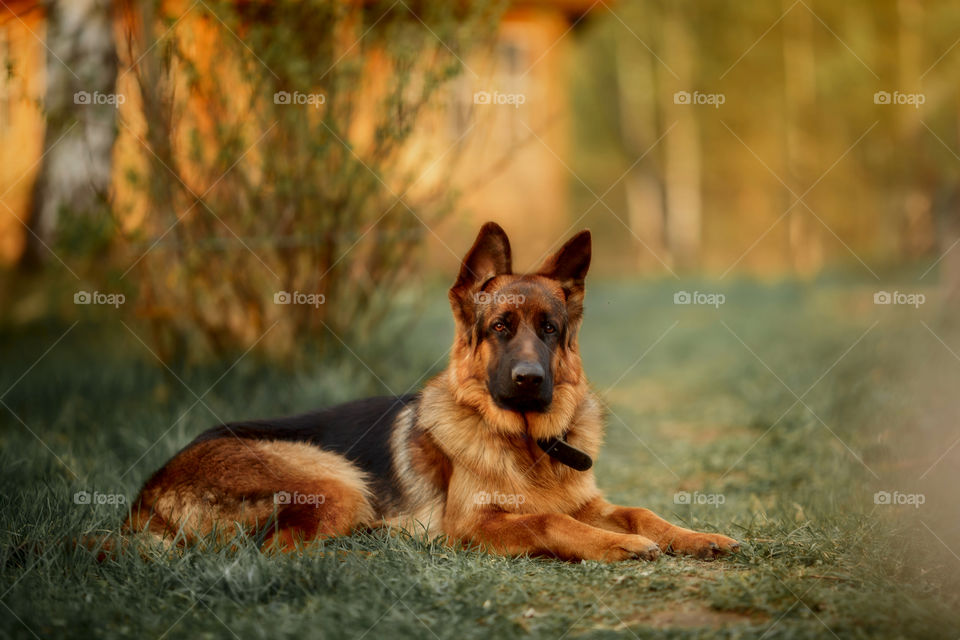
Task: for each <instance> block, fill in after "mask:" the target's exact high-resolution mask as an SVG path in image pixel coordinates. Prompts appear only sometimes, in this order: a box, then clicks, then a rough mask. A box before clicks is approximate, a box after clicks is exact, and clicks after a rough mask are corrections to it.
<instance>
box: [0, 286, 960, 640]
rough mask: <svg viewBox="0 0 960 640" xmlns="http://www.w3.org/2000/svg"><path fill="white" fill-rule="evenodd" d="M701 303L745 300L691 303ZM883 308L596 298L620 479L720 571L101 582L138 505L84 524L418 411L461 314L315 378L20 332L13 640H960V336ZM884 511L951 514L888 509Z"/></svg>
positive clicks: (786, 297)
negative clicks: (202, 458)
mask: <svg viewBox="0 0 960 640" xmlns="http://www.w3.org/2000/svg"><path fill="white" fill-rule="evenodd" d="M909 286H910V285H907V284H904V285H902V288H907V287H909ZM679 288H683V289H686V290H689V291H694V290H700V291H720V292H723V293H724V294H725V296H726V302H725V304H723V305H722V306H720V307H719V308H712V307H703V306H678V305H674V304H673V293H674V292H675V291H676V290H677V289H679ZM876 288H877V287H876V286H874V285H872V284H870V283H867V284H860V283H857V282H848V281H842V280H839V279H834V280H830V281H824V282H815V283H807V284H800V283H795V282H781V283H776V284H766V285H763V284H758V283H752V282H739V283H731V284H727V285H725V286H723V287H722V288H721V287H719V286H718V285H716V284H711V283H707V282H684V283H682V285H681V286H677V285H676V283H672V282H667V283H656V282H653V283H651V282H621V283H614V282H607V283H599V284H594V285H593V286H592V287H591V288H590V291H589V294H588V303H587V309H588V316H587V320H586V324H585V327H584V331H583V335H582V341H581V342H582V350H583V352H584V360H585V365H586V368H587V371H588V373H589V375H590V377H591V380H592V382H593V384H594V387H595V388H596V390H597V391H598V392H600V393H601V395H602V397H603V398H604V399H605V401H606V402H607V404H608V406H609V411H610V417H609V420H608V434H607V442H606V445H605V448H604V451H603V454H602V456H601V458H600V460H599V463H598V465H597V467H596V471H597V477H598V481H599V483H600V485H601V486H602V487H604V488H605V489H606V490H607V492H608V495H609V497H610V498H611V499H613V500H614V501H617V502H620V503H624V504H635V505H643V506H647V507H650V508H652V509H654V510H655V511H657V512H659V513H661V514H662V515H664V516H665V517H668V518H669V519H671V520H673V521H675V522H678V523H686V524H687V525H689V526H692V527H696V528H699V529H704V530H710V531H714V530H715V531H722V532H724V533H728V534H730V535H733V536H734V537H737V538H738V539H740V540H741V541H743V543H744V545H743V546H744V550H743V552H742V553H741V554H738V555H737V556H735V557H731V558H728V559H724V560H721V561H717V562H712V563H708V562H700V561H696V560H692V559H687V558H675V557H662V558H660V559H659V560H657V561H656V562H652V563H644V562H627V563H620V564H615V565H602V564H597V563H584V564H565V563H560V562H554V561H546V560H534V559H505V558H499V557H495V556H489V555H485V554H481V553H475V552H468V551H459V550H453V549H449V548H445V547H442V546H439V545H437V544H436V543H433V542H430V541H427V540H423V539H417V538H414V537H409V536H404V535H395V536H390V535H387V534H384V533H376V534H365V535H356V536H353V537H350V538H345V539H340V540H337V541H334V542H330V543H327V544H325V545H322V546H318V547H317V548H313V549H311V550H309V551H310V552H309V553H306V554H304V555H303V556H292V557H276V556H265V555H262V554H260V553H259V552H258V551H257V550H256V549H255V548H254V547H253V546H252V545H246V546H241V548H240V549H239V550H237V551H236V552H234V553H228V552H226V551H224V552H211V551H200V550H188V551H186V552H185V553H183V554H181V555H173V556H164V555H159V554H158V555H157V556H156V557H154V558H150V559H144V558H141V557H139V556H138V557H121V558H119V559H116V560H113V561H108V562H105V563H97V562H96V561H95V559H94V558H93V556H92V554H90V553H89V552H88V551H86V550H84V549H75V548H69V547H68V546H66V545H64V544H63V543H62V541H64V540H68V539H74V538H77V537H78V536H80V535H83V534H86V533H89V532H96V531H102V530H115V529H116V528H117V527H118V525H119V523H120V521H121V520H122V517H123V508H122V507H118V506H115V505H108V504H101V505H92V506H91V505H82V504H75V503H74V500H73V496H74V494H75V492H77V491H80V490H86V491H90V492H93V491H99V492H101V493H103V494H121V495H123V496H124V497H125V498H126V499H127V500H128V501H129V500H130V499H131V498H132V497H133V496H134V495H135V493H136V491H137V489H138V487H139V485H140V483H142V482H143V480H144V479H145V478H146V477H147V476H148V475H149V474H150V473H151V472H152V471H153V470H154V469H156V468H157V467H158V466H160V465H161V464H162V463H163V462H164V461H165V460H166V459H168V458H169V457H170V456H171V455H172V454H173V453H174V452H175V451H177V450H178V449H179V448H180V447H181V446H183V445H184V444H185V443H186V442H188V441H189V440H190V439H191V438H192V437H193V436H194V435H195V434H196V433H198V432H199V431H200V430H202V429H204V428H206V427H207V426H209V425H210V424H212V423H215V422H218V421H221V420H233V419H239V418H243V417H251V416H267V415H276V414H280V413H285V412H291V411H300V410H305V409H308V408H312V407H316V406H320V405H324V404H330V403H334V402H339V401H342V400H346V399H349V398H354V397H360V396H363V395H367V394H375V393H387V392H395V393H402V392H405V391H406V390H407V389H408V388H409V387H410V386H411V385H415V381H417V379H418V377H419V376H420V375H421V374H422V373H424V372H428V373H433V372H435V371H436V370H438V369H439V368H441V367H442V365H443V354H444V351H445V350H446V348H447V347H448V345H449V338H450V336H451V335H452V325H451V321H450V320H449V317H448V311H447V309H446V307H445V302H444V300H445V298H444V296H443V295H442V292H438V293H437V295H435V296H433V299H434V300H435V301H436V302H435V303H434V304H431V305H430V306H428V307H427V308H426V309H425V310H424V311H423V317H422V318H421V320H420V321H419V322H418V323H417V324H416V325H415V326H414V327H413V328H412V329H411V330H410V331H408V332H407V333H406V335H405V336H404V339H403V340H402V343H403V346H402V347H400V348H399V350H398V348H397V347H396V346H395V345H394V346H392V347H390V348H389V349H384V348H382V347H381V346H380V345H378V343H377V342H376V341H375V340H371V342H370V343H369V344H367V345H351V348H352V349H353V351H354V353H353V354H350V353H346V354H344V356H343V357H341V358H336V359H331V360H330V361H329V362H325V363H322V366H320V367H318V369H317V370H316V371H315V372H312V373H310V374H306V373H293V372H284V371H282V370H279V369H277V368H276V367H271V366H268V365H266V364H264V363H263V362H260V361H258V360H257V357H256V354H252V355H250V356H248V357H247V358H244V359H243V360H241V361H240V362H239V363H238V364H236V366H234V367H232V368H231V365H232V363H231V362H224V363H219V364H217V365H216V366H213V365H211V366H210V367H207V368H194V369H191V370H189V371H178V372H177V374H176V376H174V375H171V374H169V373H167V372H165V371H164V370H163V369H162V368H160V367H158V365H157V364H156V361H155V360H153V358H152V356H151V355H150V354H149V352H148V351H147V350H146V349H145V347H144V346H143V345H142V344H141V343H140V342H139V341H138V340H137V338H136V337H134V335H132V334H131V333H130V332H129V331H128V330H127V329H125V328H124V326H123V325H122V324H120V323H119V322H118V321H117V319H116V318H109V317H108V318H107V319H101V320H100V321H98V322H94V321H93V320H92V319H84V320H82V321H81V322H80V323H79V324H77V325H76V326H75V327H74V328H73V329H71V330H70V331H69V333H67V335H66V336H65V337H64V338H63V339H62V340H61V341H60V342H58V343H56V345H55V346H53V348H52V349H51V350H50V351H49V353H46V355H43V354H44V353H45V351H46V350H47V349H48V348H50V347H51V345H54V343H55V342H56V340H57V338H58V337H59V336H61V335H62V334H63V333H64V332H65V331H66V330H67V329H68V327H69V326H70V325H69V324H68V325H61V324H49V325H44V324H32V325H30V326H27V327H19V328H16V329H12V328H11V329H7V330H6V331H5V332H4V333H3V334H2V336H0V391H5V393H4V394H3V395H2V401H3V403H4V405H6V408H4V407H3V406H0V425H2V429H0V444H2V453H0V478H2V484H3V487H4V490H3V492H2V495H0V518H2V527H0V540H2V544H0V549H2V550H0V561H2V562H0V572H2V581H0V594H2V595H0V603H2V606H0V634H3V635H4V636H10V637H34V636H39V637H46V636H55V637H89V636H97V637H129V636H139V637H169V638H176V637H189V638H195V637H218V638H219V637H223V638H230V637H241V638H247V637H261V636H262V637H288V636H296V637H303V636H305V635H309V636H311V637H312V636H315V635H318V636H320V637H323V638H350V639H353V640H357V639H359V638H363V637H371V638H373V637H383V636H386V637H391V638H393V637H397V638H401V637H417V638H423V637H427V638H431V637H437V638H470V637H491V636H492V637H504V638H511V637H537V638H541V637H542V638H561V637H570V638H574V637H581V636H589V637H594V636H611V637H637V638H646V637H684V638H686V637H770V638H775V637H831V636H832V635H836V636H837V637H956V629H957V628H958V625H960V613H958V612H960V607H958V604H960V602H958V600H960V598H958V589H957V587H958V582H960V581H958V578H957V577H956V576H957V575H958V573H960V572H958V569H960V557H958V556H957V555H956V553H955V551H956V550H958V549H960V530H958V527H957V522H960V519H958V517H957V516H958V515H960V514H958V508H957V501H956V500H955V497H954V495H953V494H954V491H953V487H954V486H955V481H956V479H957V478H956V476H957V472H956V470H957V468H958V458H960V447H957V448H955V449H948V448H949V446H950V445H951V444H952V443H953V442H954V440H955V439H956V437H957V435H958V434H957V433H956V416H957V415H958V411H957V409H958V408H960V407H958V404H960V402H958V398H957V394H956V390H957V388H958V384H957V382H958V381H960V359H958V358H957V357H956V355H955V352H957V351H960V331H958V328H957V326H956V324H954V323H953V322H952V321H951V316H949V315H947V314H946V313H945V312H944V311H943V310H942V309H941V308H939V307H938V306H937V305H936V304H934V302H933V300H934V298H935V297H936V294H935V292H933V291H928V292H927V293H928V300H931V301H930V302H928V303H927V304H926V305H924V307H922V308H920V309H913V308H907V307H893V306H891V307H883V306H875V305H874V304H873V303H872V302H873V301H872V294H873V291H874V290H876ZM889 288H890V289H893V288H896V284H892V285H891V286H890V287H889ZM124 321H125V322H127V324H128V325H130V326H131V327H132V328H135V327H136V325H135V324H132V322H131V319H129V318H124ZM941 340H942V342H941ZM951 349H952V350H953V352H954V353H951ZM382 353H389V356H386V357H384V356H378V355H376V354H382ZM41 356H42V357H41ZM354 357H356V358H358V359H360V360H362V361H363V362H364V363H365V364H363V365H360V364H358V362H357V361H356V360H355V359H354ZM38 358H39V361H38ZM438 360H439V362H438ZM368 367H369V369H368ZM21 376H22V377H21ZM415 386H418V385H415ZM8 389H9V391H7V390H8ZM388 389H389V391H388ZM195 394H196V395H195ZM198 397H199V398H200V400H199V401H198ZM798 397H799V398H800V401H798ZM938 458H940V460H939V462H936V461H937V460H938ZM931 465H932V467H931ZM928 469H929V471H928ZM881 490H882V491H890V492H893V491H898V492H900V494H903V495H907V494H922V495H923V500H924V503H923V504H922V505H920V506H919V507H918V508H916V507H913V506H890V505H878V504H876V503H875V501H874V493H875V492H876V491H881ZM682 492H686V494H684V493H682ZM685 495H690V496H691V500H690V504H684V503H683V499H682V497H681V498H678V496H685ZM678 500H679V502H678ZM23 549H31V550H32V551H29V552H24V551H23ZM951 549H953V550H951Z"/></svg>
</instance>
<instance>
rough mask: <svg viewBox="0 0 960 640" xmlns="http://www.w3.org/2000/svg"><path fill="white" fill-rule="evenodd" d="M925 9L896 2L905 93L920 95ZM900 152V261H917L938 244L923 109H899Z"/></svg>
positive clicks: (900, 85) (910, 1)
mask: <svg viewBox="0 0 960 640" xmlns="http://www.w3.org/2000/svg"><path fill="white" fill-rule="evenodd" d="M922 28H923V6H922V5H921V4H920V2H919V1H918V0H898V2H897V30H898V33H897V43H898V46H897V89H898V90H899V91H901V92H903V93H920V91H921V86H920V76H921V74H922V73H923V69H924V67H925V64H924V63H923V62H922V60H923V37H922V34H921V29H922ZM897 115H898V116H899V120H898V123H897V126H898V131H897V138H898V139H899V140H898V145H897V146H898V149H900V157H901V158H902V160H903V162H902V164H901V165H900V184H898V185H894V188H895V189H896V190H897V192H899V193H898V196H899V197H898V198H897V200H898V201H899V202H898V203H897V206H898V207H899V209H900V210H899V211H897V212H896V213H897V214H898V215H897V220H898V221H899V223H900V224H898V225H897V227H896V228H895V231H896V232H897V235H898V237H899V238H900V247H899V249H900V256H899V257H900V258H901V259H904V258H905V259H908V260H910V259H914V260H915V259H916V258H917V257H918V256H920V255H923V254H924V253H927V252H928V251H930V249H931V248H933V247H934V245H935V238H934V226H935V225H934V221H933V211H932V205H933V203H932V201H931V198H930V195H929V194H930V193H931V190H936V188H937V185H936V184H929V182H928V181H929V178H930V177H931V176H937V175H938V174H939V173H940V172H939V171H936V170H933V169H932V168H931V167H929V166H928V162H927V160H926V157H925V155H924V154H922V153H919V152H918V150H919V149H921V148H922V145H921V144H920V136H921V135H927V132H926V131H925V130H924V128H923V124H922V122H921V119H920V110H919V109H916V108H913V107H911V106H907V105H903V106H902V107H900V108H898V109H897Z"/></svg>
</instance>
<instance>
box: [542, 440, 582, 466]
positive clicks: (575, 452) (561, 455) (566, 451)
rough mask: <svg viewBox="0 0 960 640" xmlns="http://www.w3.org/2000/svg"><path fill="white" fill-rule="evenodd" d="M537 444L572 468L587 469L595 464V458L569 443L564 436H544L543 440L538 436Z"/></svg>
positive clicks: (558, 460) (549, 454) (552, 456)
mask: <svg viewBox="0 0 960 640" xmlns="http://www.w3.org/2000/svg"><path fill="white" fill-rule="evenodd" d="M537 446H539V447H540V448H541V449H543V451H544V452H545V453H546V454H547V455H548V456H550V457H551V458H553V459H554V460H556V461H557V462H560V463H563V464H565V465H567V466H568V467H570V468H571V469H576V470H577V471H586V470H587V469H589V468H590V467H592V466H593V459H592V458H591V457H590V456H588V455H587V454H586V452H585V451H581V450H580V449H577V448H576V447H574V446H573V445H571V444H568V443H567V441H566V440H564V439H563V438H543V439H542V440H541V439H539V438H538V439H537Z"/></svg>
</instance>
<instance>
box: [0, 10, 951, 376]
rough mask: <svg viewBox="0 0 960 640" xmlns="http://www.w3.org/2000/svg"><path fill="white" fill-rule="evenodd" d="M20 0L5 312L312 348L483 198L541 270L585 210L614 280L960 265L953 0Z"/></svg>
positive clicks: (451, 233)
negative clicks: (115, 311) (120, 316)
mask: <svg viewBox="0 0 960 640" xmlns="http://www.w3.org/2000/svg"><path fill="white" fill-rule="evenodd" d="M7 6H8V14H7V15H6V16H5V18H4V19H3V20H2V22H0V34H2V39H0V42H2V43H3V46H2V49H0V54H2V56H3V60H4V64H5V67H6V69H7V73H6V75H5V77H4V79H3V85H2V86H3V91H4V93H3V100H2V102H3V105H2V109H0V134H2V135H3V138H4V144H3V145H2V151H0V153H2V154H3V159H4V167H3V168H2V169H0V191H3V196H2V203H3V205H4V206H3V208H0V240H2V241H0V260H2V263H3V264H4V265H5V266H4V267H3V271H2V277H0V300H2V301H3V313H2V321H3V322H8V323H13V324H23V323H28V322H31V321H34V320H37V319H41V318H46V317H60V318H64V319H67V320H69V319H72V318H73V317H76V316H77V314H78V313H82V314H83V315H84V317H90V316H91V315H101V316H103V317H104V318H106V319H108V320H109V319H110V318H111V317H113V316H110V315H106V314H111V313H112V311H111V310H110V309H109V308H107V309H99V308H94V307H88V308H80V309H78V308H77V307H76V306H74V305H72V304H71V302H72V295H73V293H74V292H76V291H77V290H78V289H80V290H90V291H93V290H96V291H102V292H103V291H106V292H122V293H123V294H124V295H125V296H126V299H127V303H126V305H125V306H124V309H125V310H127V311H130V310H133V311H135V312H136V317H135V318H132V317H129V314H128V315H127V316H125V318H128V320H129V321H130V322H137V323H141V324H142V326H144V327H145V328H146V329H147V331H146V332H145V333H144V335H146V336H148V337H147V341H148V342H149V343H150V345H151V347H152V348H153V350H154V351H155V352H156V353H157V354H158V355H159V356H160V358H161V359H162V360H163V361H165V362H178V361H185V360H202V359H205V358H208V357H210V356H216V357H222V356H223V355H225V354H227V353H239V352H245V351H246V350H247V349H251V348H253V347H254V346H255V345H256V348H257V350H258V352H262V353H264V354H268V355H270V356H271V357H273V358H275V359H277V360H281V361H293V360H296V359H298V358H299V357H301V356H303V355H304V354H309V355H310V356H311V357H312V356H314V355H316V354H317V353H318V352H319V351H321V350H323V349H325V348H329V347H331V346H334V347H337V348H338V349H339V348H342V347H343V346H344V345H345V344H356V343H357V342H361V341H370V340H373V339H374V336H380V335H382V336H386V335H387V333H384V331H385V325H384V320H385V319H388V318H389V319H390V320H391V322H393V327H392V328H393V330H394V331H395V330H396V329H399V328H402V327H403V326H404V325H403V322H401V321H400V320H399V318H400V317H401V314H399V313H397V309H398V308H399V307H403V308H404V309H406V310H414V311H415V310H416V309H417V307H418V289H420V287H422V286H423V285H424V284H426V283H430V284H434V283H440V282H441V281H442V282H444V283H445V282H446V281H447V280H449V279H450V277H451V274H452V273H453V272H454V270H455V268H456V263H457V259H458V257H459V255H461V254H462V252H463V250H464V249H465V248H466V246H467V245H468V244H469V241H470V239H471V238H472V235H473V233H475V230H476V228H477V227H478V226H479V224H480V223H482V222H483V221H485V220H487V219H494V220H497V221H499V222H501V223H502V224H504V225H505V227H506V228H507V230H508V232H509V233H510V234H511V237H512V238H513V240H514V244H515V245H517V246H520V247H523V248H524V251H523V252H521V254H520V255H521V262H520V263H519V264H518V266H519V267H528V266H533V265H534V264H536V262H538V260H532V261H531V260H530V258H532V257H535V256H542V255H545V254H546V253H547V252H548V251H549V250H550V249H551V248H554V247H555V246H556V245H557V243H558V242H560V241H561V240H562V238H563V237H564V236H567V235H569V233H570V232H572V231H573V230H574V229H577V228H582V227H590V228H592V229H593V231H594V234H595V242H596V246H597V251H596V255H595V259H594V267H593V268H594V274H595V275H596V276H599V277H606V278H610V277H615V278H621V279H622V278H630V277H638V276H639V277H642V278H653V279H660V278H668V279H669V278H684V277H687V276H692V275H706V276H709V277H711V278H714V279H718V280H723V279H725V278H727V277H730V276H734V277H743V276H749V277H760V278H764V279H771V278H773V279H776V278H781V277H790V278H799V279H801V280H806V281H809V280H812V279H814V278H816V277H818V276H820V275H822V274H824V273H835V272H844V273H847V274H849V275H852V276H854V277H859V278H864V279H865V280H866V281H873V282H880V281H882V280H885V279H888V278H890V277H897V275H898V274H902V273H905V272H909V273H911V274H912V275H911V276H910V277H911V278H914V279H915V280H916V286H917V287H919V288H927V289H931V290H933V289H937V288H938V287H939V288H940V290H942V291H943V292H944V295H945V296H946V297H947V298H951V297H953V299H956V296H957V292H958V291H960V250H954V247H955V246H956V244H957V243H958V241H960V192H958V187H957V185H958V180H957V178H958V168H960V156H958V155H957V151H956V149H957V148H960V139H958V117H957V116H958V105H957V95H956V88H957V87H956V80H955V78H956V77H957V72H958V71H960V49H958V48H956V44H957V42H956V40H955V36H956V33H957V30H956V25H958V24H960V8H958V7H957V6H956V4H955V3H950V2H945V1H944V2H920V1H919V0H889V1H884V2H868V1H866V0H863V1H856V2H849V3H844V4H842V5H836V4H830V3H820V2H807V1H805V0H795V1H793V2H791V1H790V0H783V1H779V0H778V1H771V2H763V3H754V4H750V5H744V4H740V3H730V2H722V1H720V0H696V1H692V0H691V1H680V2H666V1H662V0H633V1H630V2H613V3H606V2H589V1H579V0H563V1H559V0H558V1H548V0H514V1H509V2H508V1H502V2H482V3H443V2H406V1H403V2H400V1H398V2H393V3H391V2H343V1H339V0H310V1H307V2H300V1H296V2H294V1H292V0H284V1H279V2H237V1H235V0H216V1H213V0H211V1H210V2H206V1H204V2H194V3H189V2H185V1H181V0H154V1H151V2H124V1H120V0H78V1H77V2H57V1H51V2H43V3H41V2H36V1H30V0H15V1H11V2H9V3H7ZM478 91H479V92H483V93H486V94H488V95H493V96H494V102H493V103H492V104H489V103H483V102H482V101H481V102H478V99H477V95H479V94H478V93H477V92H478ZM78 92H85V93H87V94H88V95H94V96H95V95H97V94H98V93H99V94H101V95H105V96H107V97H108V98H109V96H114V97H116V96H119V97H121V98H122V104H119V105H116V104H110V103H109V100H108V102H107V104H100V103H97V101H96V100H93V101H92V103H85V104H78V103H77V101H76V98H75V96H76V95H77V94H78ZM884 92H885V93H886V95H893V96H897V95H901V96H902V95H906V96H921V99H922V104H919V105H915V104H896V103H895V102H896V100H895V99H894V103H884V102H883V100H882V99H878V98H877V96H878V95H882V94H883V93H884ZM498 94H503V95H506V96H507V97H510V96H513V97H514V98H515V97H516V96H520V97H521V98H522V100H520V101H516V100H514V103H507V104H497V103H496V96H497V95H498ZM283 95H286V96H288V98H289V99H290V100H292V101H293V102H292V103H291V102H284V101H283V100H282V99H279V100H278V99H275V97H276V96H283ZM682 95H689V96H693V103H685V102H684V101H683V99H682V98H678V96H682ZM698 95H699V96H700V97H703V96H707V98H709V99H710V100H711V101H712V102H713V104H696V99H697V98H696V97H697V96H698ZM298 98H299V99H300V100H302V101H303V102H300V103H298V102H297V100H298ZM284 292H286V293H289V294H291V295H296V294H298V293H299V294H303V295H307V296H311V295H312V296H315V299H317V300H322V301H323V303H322V304H319V303H318V304H290V305H283V304H275V300H274V296H276V295H281V296H282V294H283V293H284Z"/></svg>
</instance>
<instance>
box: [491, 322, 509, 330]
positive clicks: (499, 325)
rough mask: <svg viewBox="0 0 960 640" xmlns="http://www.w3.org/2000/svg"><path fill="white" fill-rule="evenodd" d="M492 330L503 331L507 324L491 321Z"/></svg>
mask: <svg viewBox="0 0 960 640" xmlns="http://www.w3.org/2000/svg"><path fill="white" fill-rule="evenodd" d="M493 330H494V331H496V332H498V333H503V332H504V331H506V330H507V325H505V324H503V323H502V322H500V321H499V320H497V321H496V322H494V323H493Z"/></svg>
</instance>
